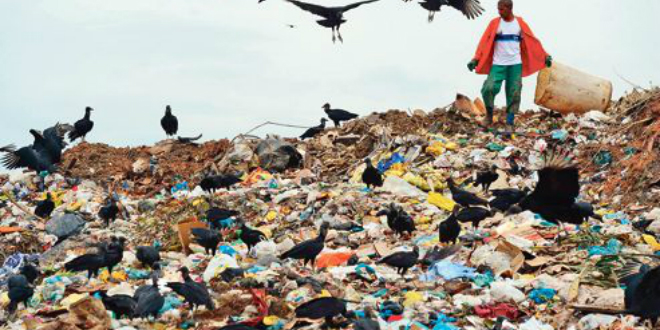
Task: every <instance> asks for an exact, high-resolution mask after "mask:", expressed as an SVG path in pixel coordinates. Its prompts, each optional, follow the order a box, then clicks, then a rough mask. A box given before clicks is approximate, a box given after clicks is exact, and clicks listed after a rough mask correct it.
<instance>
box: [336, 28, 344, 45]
mask: <svg viewBox="0 0 660 330" xmlns="http://www.w3.org/2000/svg"><path fill="white" fill-rule="evenodd" d="M337 37H339V41H341V43H342V44H343V43H344V39H343V38H342V37H341V32H339V26H337Z"/></svg>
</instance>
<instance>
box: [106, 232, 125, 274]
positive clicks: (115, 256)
mask: <svg viewBox="0 0 660 330" xmlns="http://www.w3.org/2000/svg"><path fill="white" fill-rule="evenodd" d="M125 245H126V238H124V237H114V236H113V237H112V238H111V241H110V244H108V246H107V248H106V249H107V252H106V253H105V256H104V266H106V267H108V273H110V274H112V269H113V268H114V267H115V266H117V265H118V264H120V263H121V261H122V260H123V259H124V247H125Z"/></svg>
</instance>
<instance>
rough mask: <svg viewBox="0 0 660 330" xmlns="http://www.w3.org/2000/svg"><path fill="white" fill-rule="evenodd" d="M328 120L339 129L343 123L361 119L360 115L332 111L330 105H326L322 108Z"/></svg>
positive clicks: (338, 110)
mask: <svg viewBox="0 0 660 330" xmlns="http://www.w3.org/2000/svg"><path fill="white" fill-rule="evenodd" d="M322 108H323V109H324V111H325V113H326V114H327V115H328V118H330V120H332V122H333V123H335V127H339V126H340V125H341V122H342V121H349V120H351V119H355V118H357V117H359V116H358V115H356V114H354V113H351V112H348V111H346V110H342V109H330V103H326V104H324V105H323V107H322Z"/></svg>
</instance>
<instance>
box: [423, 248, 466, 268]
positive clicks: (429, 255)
mask: <svg viewBox="0 0 660 330" xmlns="http://www.w3.org/2000/svg"><path fill="white" fill-rule="evenodd" d="M460 250H461V245H460V244H454V245H450V246H446V247H443V248H440V247H438V246H437V245H436V246H434V247H433V250H431V251H428V252H426V254H425V255H424V258H422V261H421V263H422V265H424V266H431V265H433V264H434V263H436V262H438V261H440V260H443V259H445V258H449V257H451V256H452V255H454V254H456V252H458V251H460Z"/></svg>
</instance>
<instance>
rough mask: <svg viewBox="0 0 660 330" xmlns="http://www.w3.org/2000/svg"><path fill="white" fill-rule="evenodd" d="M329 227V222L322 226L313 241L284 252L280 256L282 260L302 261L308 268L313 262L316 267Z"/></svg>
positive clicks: (302, 243)
mask: <svg viewBox="0 0 660 330" xmlns="http://www.w3.org/2000/svg"><path fill="white" fill-rule="evenodd" d="M329 226H330V224H329V223H327V222H324V223H323V224H321V228H320V229H319V234H318V236H316V237H315V238H313V239H310V240H307V241H304V242H301V243H299V244H298V245H296V246H294V247H293V248H291V249H290V250H289V251H286V252H284V253H283V254H282V255H281V256H280V259H282V260H284V259H288V258H291V259H298V260H300V259H302V260H303V266H306V265H307V263H308V262H311V263H312V266H314V265H315V263H316V256H318V255H319V253H321V251H323V248H324V247H325V236H326V235H327V234H328V228H329Z"/></svg>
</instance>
